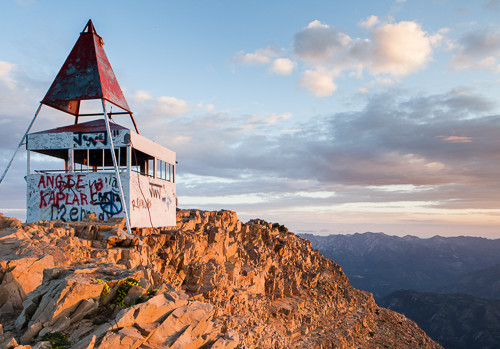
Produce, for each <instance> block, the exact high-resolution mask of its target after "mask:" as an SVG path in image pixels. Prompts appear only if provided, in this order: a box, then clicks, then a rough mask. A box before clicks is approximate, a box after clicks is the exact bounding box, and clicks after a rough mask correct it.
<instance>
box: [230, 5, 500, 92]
mask: <svg viewBox="0 0 500 349" xmlns="http://www.w3.org/2000/svg"><path fill="white" fill-rule="evenodd" d="M359 25H360V26H361V27H364V28H367V29H370V35H371V37H368V38H361V37H359V38H353V37H351V36H349V34H347V33H344V32H341V31H339V30H337V29H335V28H333V27H331V26H330V25H328V24H325V23H322V22H320V21H319V20H314V21H311V22H310V23H309V24H308V25H307V26H306V27H304V28H302V29H301V30H300V31H299V32H297V33H296V34H295V36H294V42H293V45H292V50H293V51H292V52H291V53H290V55H291V56H292V57H294V60H295V61H292V60H290V59H289V58H284V57H282V56H283V52H284V50H280V49H277V48H276V47H271V46H268V47H266V48H265V49H259V50H256V51H254V52H252V53H245V52H244V51H240V52H238V53H237V54H236V55H235V56H234V57H233V59H232V61H233V62H235V63H237V64H260V65H270V67H269V68H268V71H269V72H270V73H276V74H281V75H289V74H290V73H291V72H292V70H293V69H295V68H296V67H297V66H298V64H297V63H298V62H300V63H304V64H303V66H304V67H305V68H304V70H303V71H301V78H300V79H299V81H298V83H299V85H300V86H303V87H305V88H307V89H308V90H309V91H311V92H312V93H313V94H314V95H315V96H317V97H326V96H330V95H332V94H333V93H334V92H335V91H336V89H337V83H336V82H335V81H334V78H337V77H338V76H340V75H343V74H347V75H348V76H355V77H358V78H359V77H361V76H362V75H363V73H364V72H366V73H369V74H371V75H372V76H375V77H376V79H375V80H374V82H373V83H371V84H366V85H365V86H363V87H362V88H361V90H362V91H368V89H369V88H370V87H372V86H376V85H377V81H378V82H382V83H385V84H387V82H388V81H389V80H390V81H391V82H392V83H394V82H395V79H392V78H396V79H399V78H401V77H404V76H406V75H408V74H411V73H414V72H416V71H418V70H420V69H423V68H424V67H425V66H426V65H427V63H428V62H429V61H431V59H432V54H433V51H434V48H435V47H438V46H439V45H441V42H442V41H443V39H444V36H443V35H444V34H445V33H446V31H447V29H446V28H443V29H441V30H439V31H438V32H437V33H435V34H431V33H429V32H427V31H425V30H424V29H423V28H422V26H421V25H420V24H418V23H417V22H413V21H401V22H397V23H380V20H379V18H378V17H377V16H373V15H372V16H369V17H368V18H366V19H365V20H363V21H361V22H360V23H359ZM278 56H281V57H279V58H275V57H278ZM297 61H298V62H297ZM486 63H491V62H490V61H485V64H486ZM301 66H302V64H301ZM499 69H500V68H499ZM380 75H385V76H386V77H385V78H384V79H382V78H380V77H379V76H380ZM391 77H392V78H391Z"/></svg>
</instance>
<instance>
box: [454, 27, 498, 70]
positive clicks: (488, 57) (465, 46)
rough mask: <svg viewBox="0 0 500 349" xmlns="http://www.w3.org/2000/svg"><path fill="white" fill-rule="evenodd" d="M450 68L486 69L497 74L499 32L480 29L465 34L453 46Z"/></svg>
mask: <svg viewBox="0 0 500 349" xmlns="http://www.w3.org/2000/svg"><path fill="white" fill-rule="evenodd" d="M454 50H455V55H454V57H453V59H452V61H451V63H450V67H451V68H452V69H455V70H464V69H486V70H489V71H491V72H498V64H499V59H500V32H498V31H492V30H491V29H481V30H476V31H471V32H468V33H465V34H464V35H463V36H462V37H461V38H460V39H459V40H458V43H457V44H456V45H455V48H454Z"/></svg>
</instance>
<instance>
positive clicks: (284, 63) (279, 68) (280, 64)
mask: <svg viewBox="0 0 500 349" xmlns="http://www.w3.org/2000/svg"><path fill="white" fill-rule="evenodd" d="M296 65H297V63H295V62H293V61H291V60H290V59H288V58H276V59H275V60H273V62H272V64H271V66H270V67H269V72H271V73H274V74H279V75H290V74H291V73H292V71H293V69H295V67H296Z"/></svg>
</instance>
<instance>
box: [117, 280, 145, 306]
mask: <svg viewBox="0 0 500 349" xmlns="http://www.w3.org/2000/svg"><path fill="white" fill-rule="evenodd" d="M138 284H139V281H138V280H136V279H132V278H128V279H125V280H122V281H120V282H119V283H118V288H117V290H116V295H115V297H114V298H113V301H112V303H113V304H114V306H115V307H121V306H123V305H125V304H124V303H123V300H124V299H125V296H127V293H128V291H129V290H130V289H131V288H132V286H134V285H138Z"/></svg>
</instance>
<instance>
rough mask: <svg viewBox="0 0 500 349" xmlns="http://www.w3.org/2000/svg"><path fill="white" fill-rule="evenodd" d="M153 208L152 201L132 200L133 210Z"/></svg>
mask: <svg viewBox="0 0 500 349" xmlns="http://www.w3.org/2000/svg"><path fill="white" fill-rule="evenodd" d="M150 207H151V199H145V200H143V199H134V200H132V209H134V210H135V209H149V208H150Z"/></svg>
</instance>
